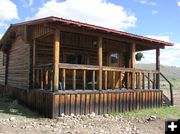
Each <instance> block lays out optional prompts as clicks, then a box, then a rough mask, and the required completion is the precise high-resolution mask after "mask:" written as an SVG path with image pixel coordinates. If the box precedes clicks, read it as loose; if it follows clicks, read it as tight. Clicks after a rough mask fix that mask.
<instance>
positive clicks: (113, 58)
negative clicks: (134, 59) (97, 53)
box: [110, 53, 119, 64]
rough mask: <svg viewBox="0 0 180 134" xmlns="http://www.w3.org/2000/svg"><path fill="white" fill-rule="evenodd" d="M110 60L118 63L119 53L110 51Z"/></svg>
mask: <svg viewBox="0 0 180 134" xmlns="http://www.w3.org/2000/svg"><path fill="white" fill-rule="evenodd" d="M110 60H111V63H112V64H115V63H118V60H119V54H118V53H111V55H110Z"/></svg>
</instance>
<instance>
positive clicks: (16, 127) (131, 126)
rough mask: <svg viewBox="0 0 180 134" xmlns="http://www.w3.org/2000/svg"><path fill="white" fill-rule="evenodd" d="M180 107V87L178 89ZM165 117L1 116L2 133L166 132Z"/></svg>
mask: <svg viewBox="0 0 180 134" xmlns="http://www.w3.org/2000/svg"><path fill="white" fill-rule="evenodd" d="M174 102H175V105H178V106H180V90H176V91H174ZM164 129H165V123H164V119H161V118H158V117H156V116H153V115H152V116H149V117H124V116H110V115H107V114H106V115H101V116H99V115H94V114H91V115H86V116H73V115H72V116H63V117H59V118H57V119H53V120H51V119H45V118H37V119H29V118H26V119H19V118H16V117H13V116H11V115H10V116H9V117H8V118H0V134H41V133H43V134H164Z"/></svg>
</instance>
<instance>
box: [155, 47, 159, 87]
mask: <svg viewBox="0 0 180 134" xmlns="http://www.w3.org/2000/svg"><path fill="white" fill-rule="evenodd" d="M156 71H158V72H160V49H159V48H156ZM159 80H160V78H159V73H158V74H157V75H156V89H159V88H160V81H159Z"/></svg>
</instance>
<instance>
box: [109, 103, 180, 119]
mask: <svg viewBox="0 0 180 134" xmlns="http://www.w3.org/2000/svg"><path fill="white" fill-rule="evenodd" d="M110 115H113V116H115V115H122V116H125V117H147V116H150V115H155V116H157V117H159V118H162V119H179V118H180V107H178V106H171V107H165V106H164V107H161V108H153V109H142V110H135V111H131V112H124V113H110Z"/></svg>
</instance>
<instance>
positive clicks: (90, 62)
mask: <svg viewBox="0 0 180 134" xmlns="http://www.w3.org/2000/svg"><path fill="white" fill-rule="evenodd" d="M166 46H173V44H172V43H169V42H164V41H160V40H155V39H151V38H147V37H143V36H139V35H135V34H131V33H126V32H121V31H117V30H113V29H108V28H104V27H100V26H95V25H90V24H87V23H81V22H77V21H72V20H66V19H63V18H57V17H53V16H52V17H47V18H42V19H37V20H31V21H26V22H22V23H18V24H12V25H10V27H9V28H8V29H7V31H6V32H5V34H4V36H3V37H2V39H1V41H0V93H1V94H3V95H10V96H11V97H14V98H16V99H18V100H19V102H21V103H22V104H24V105H26V106H28V107H29V108H31V109H34V110H35V111H37V112H38V113H40V114H41V115H44V116H45V117H49V118H55V117H58V116H60V115H61V114H62V113H64V114H66V115H70V114H71V113H73V114H75V115H78V114H90V113H92V112H94V113H96V114H105V113H110V112H125V111H131V110H139V109H145V108H154V107H161V106H162V105H163V103H166V104H168V105H173V96H172V84H171V82H170V81H168V79H167V78H166V77H165V76H164V75H163V74H162V73H161V72H160V49H164V48H165V47H166ZM148 50H155V51H156V69H155V70H142V69H137V68H136V54H137V53H138V52H140V51H148ZM160 78H163V79H165V80H166V81H167V82H168V84H169V90H170V97H167V96H165V95H164V94H163V90H162V89H161V86H160Z"/></svg>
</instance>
